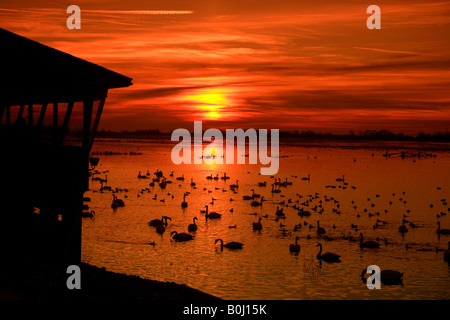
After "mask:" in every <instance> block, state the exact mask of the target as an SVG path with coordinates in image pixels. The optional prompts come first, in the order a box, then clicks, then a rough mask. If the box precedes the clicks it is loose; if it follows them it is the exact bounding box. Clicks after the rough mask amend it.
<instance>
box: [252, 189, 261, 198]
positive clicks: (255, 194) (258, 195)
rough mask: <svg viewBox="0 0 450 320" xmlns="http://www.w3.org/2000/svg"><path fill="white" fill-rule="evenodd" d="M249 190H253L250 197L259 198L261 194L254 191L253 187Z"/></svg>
mask: <svg viewBox="0 0 450 320" xmlns="http://www.w3.org/2000/svg"><path fill="white" fill-rule="evenodd" d="M250 191H252V192H253V194H252V198H258V199H259V198H261V195H260V194H257V193H255V190H254V189H251V190H250Z"/></svg>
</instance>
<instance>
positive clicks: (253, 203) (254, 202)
mask: <svg viewBox="0 0 450 320" xmlns="http://www.w3.org/2000/svg"><path fill="white" fill-rule="evenodd" d="M263 200H264V197H261V202H258V201H256V200H253V201H252V202H251V203H250V204H251V205H252V207H260V206H262V203H263Z"/></svg>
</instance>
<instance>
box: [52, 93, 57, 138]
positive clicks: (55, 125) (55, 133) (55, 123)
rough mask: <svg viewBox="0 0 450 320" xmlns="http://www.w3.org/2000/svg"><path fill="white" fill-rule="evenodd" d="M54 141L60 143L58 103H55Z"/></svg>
mask: <svg viewBox="0 0 450 320" xmlns="http://www.w3.org/2000/svg"><path fill="white" fill-rule="evenodd" d="M53 141H54V142H55V143H56V142H57V141H58V102H54V103H53Z"/></svg>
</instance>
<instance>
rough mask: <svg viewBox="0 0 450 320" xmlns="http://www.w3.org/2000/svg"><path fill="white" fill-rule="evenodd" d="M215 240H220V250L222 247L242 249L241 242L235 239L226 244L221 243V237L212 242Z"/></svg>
mask: <svg viewBox="0 0 450 320" xmlns="http://www.w3.org/2000/svg"><path fill="white" fill-rule="evenodd" d="M217 242H220V249H221V250H223V247H225V248H228V249H233V250H236V249H242V247H243V246H244V245H243V244H242V243H240V242H236V241H231V242H228V243H227V244H223V240H222V239H216V241H214V244H216V243H217Z"/></svg>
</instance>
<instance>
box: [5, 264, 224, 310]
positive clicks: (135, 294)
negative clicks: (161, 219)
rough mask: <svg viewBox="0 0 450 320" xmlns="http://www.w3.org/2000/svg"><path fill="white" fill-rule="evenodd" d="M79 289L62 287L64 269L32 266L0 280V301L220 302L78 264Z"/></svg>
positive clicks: (177, 287)
mask: <svg viewBox="0 0 450 320" xmlns="http://www.w3.org/2000/svg"><path fill="white" fill-rule="evenodd" d="M79 266H80V269H81V289H79V290H77V289H72V290H69V289H68V288H67V286H66V281H67V278H68V277H69V276H70V274H67V273H66V268H67V266H62V265H58V266H57V265H33V267H30V266H28V268H26V269H25V267H26V266H24V267H23V268H24V269H23V270H19V269H16V270H15V272H14V275H11V274H8V275H7V276H6V275H4V274H3V275H2V276H0V279H1V284H0V300H4V299H22V300H69V301H70V300H102V299H105V300H106V299H118V298H119V299H121V300H142V301H155V300H220V299H219V298H216V297H214V296H212V295H209V294H206V293H203V292H201V291H199V290H196V289H193V288H190V287H188V286H186V285H180V284H176V283H173V282H159V281H154V280H148V279H143V278H141V277H139V276H131V275H125V274H120V273H115V272H110V271H106V270H105V268H98V267H95V266H92V265H89V264H85V263H82V264H80V265H79Z"/></svg>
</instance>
